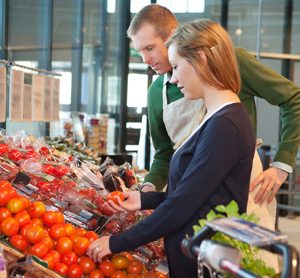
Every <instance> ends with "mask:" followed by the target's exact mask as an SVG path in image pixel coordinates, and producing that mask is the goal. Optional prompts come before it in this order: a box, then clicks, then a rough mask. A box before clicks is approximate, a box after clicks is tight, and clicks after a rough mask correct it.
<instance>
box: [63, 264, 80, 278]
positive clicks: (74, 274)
mask: <svg viewBox="0 0 300 278" xmlns="http://www.w3.org/2000/svg"><path fill="white" fill-rule="evenodd" d="M82 274H83V271H82V269H81V268H80V266H79V265H77V264H71V265H70V266H69V269H68V272H67V276H68V278H81V277H82Z"/></svg>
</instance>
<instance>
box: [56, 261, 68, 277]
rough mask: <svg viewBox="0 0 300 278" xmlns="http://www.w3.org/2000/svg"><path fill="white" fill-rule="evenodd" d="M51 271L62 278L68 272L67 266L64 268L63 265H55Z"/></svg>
mask: <svg viewBox="0 0 300 278" xmlns="http://www.w3.org/2000/svg"><path fill="white" fill-rule="evenodd" d="M53 270H54V271H56V272H57V273H59V274H61V275H63V276H66V274H67V272H68V266H66V265H65V264H63V263H55V264H54V266H53Z"/></svg>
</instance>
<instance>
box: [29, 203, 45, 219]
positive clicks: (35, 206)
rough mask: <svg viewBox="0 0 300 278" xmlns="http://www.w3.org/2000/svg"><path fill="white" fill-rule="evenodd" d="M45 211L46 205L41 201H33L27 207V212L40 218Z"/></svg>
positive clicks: (33, 216)
mask: <svg viewBox="0 0 300 278" xmlns="http://www.w3.org/2000/svg"><path fill="white" fill-rule="evenodd" d="M45 212H46V207H45V205H44V204H43V203H42V202H39V201H37V202H33V203H32V204H31V206H30V207H29V208H28V213H29V215H30V216H31V217H32V218H40V217H42V216H43V214H44V213H45Z"/></svg>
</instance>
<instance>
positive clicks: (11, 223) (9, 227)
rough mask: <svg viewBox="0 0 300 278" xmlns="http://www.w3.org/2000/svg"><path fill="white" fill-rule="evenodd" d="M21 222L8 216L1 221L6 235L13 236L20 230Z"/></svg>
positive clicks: (2, 229)
mask: <svg viewBox="0 0 300 278" xmlns="http://www.w3.org/2000/svg"><path fill="white" fill-rule="evenodd" d="M19 228H20V226H19V223H18V222H17V221H16V220H15V219H14V218H13V217H7V218H6V219H4V220H3V221H2V223H1V231H2V233H3V234H4V235H6V236H13V235H15V234H17V233H18V231H19Z"/></svg>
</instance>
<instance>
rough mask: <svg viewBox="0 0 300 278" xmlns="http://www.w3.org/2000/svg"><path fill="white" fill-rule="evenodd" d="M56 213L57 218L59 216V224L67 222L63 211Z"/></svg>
mask: <svg viewBox="0 0 300 278" xmlns="http://www.w3.org/2000/svg"><path fill="white" fill-rule="evenodd" d="M55 215H56V218H57V224H63V223H65V217H64V214H63V213H62V212H61V211H55Z"/></svg>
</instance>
